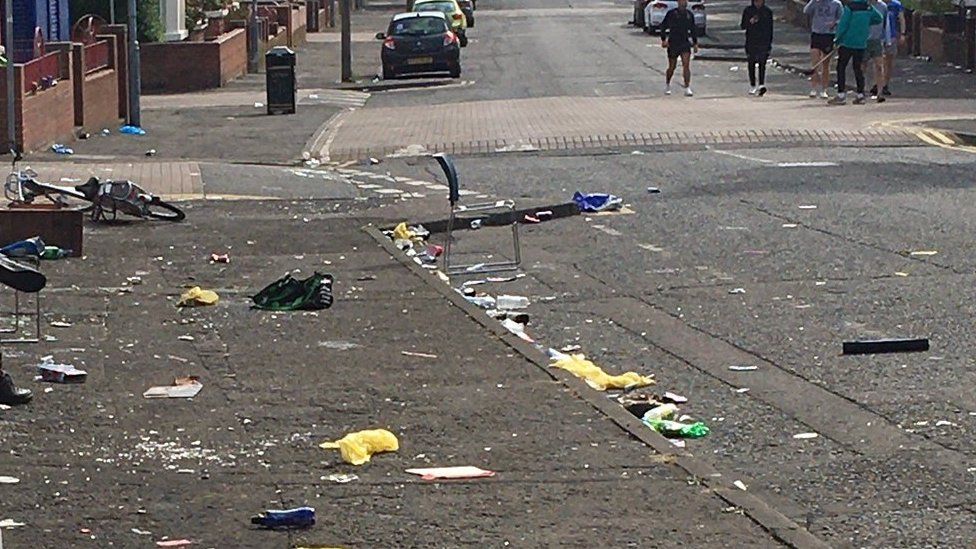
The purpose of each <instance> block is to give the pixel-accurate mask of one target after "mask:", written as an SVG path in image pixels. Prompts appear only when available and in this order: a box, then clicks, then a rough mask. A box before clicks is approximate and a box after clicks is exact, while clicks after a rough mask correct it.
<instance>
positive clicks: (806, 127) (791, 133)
mask: <svg viewBox="0 0 976 549" xmlns="http://www.w3.org/2000/svg"><path fill="white" fill-rule="evenodd" d="M683 101H686V100H685V99H684V98H679V97H674V98H667V99H666V100H663V99H661V98H657V97H654V98H647V97H548V98H535V99H517V100H500V101H476V102H464V103H455V104H451V105H444V106H441V107H439V108H438V109H437V110H436V111H431V110H429V109H425V108H417V107H389V108H370V109H364V110H361V111H356V112H352V113H348V114H347V115H345V116H344V117H343V119H342V124H341V126H339V127H338V128H336V129H335V139H334V141H333V143H332V144H331V146H330V147H329V148H328V149H324V150H322V151H321V153H320V154H321V155H322V156H323V157H328V158H330V159H332V160H340V159H357V158H366V157H368V156H383V155H389V154H393V155H397V154H411V153H413V154H415V153H416V152H417V151H428V152H448V153H454V154H469V153H491V152H512V151H520V150H521V151H525V150H538V149H541V150H559V149H586V148H606V147H626V146H660V145H701V144H722V143H729V144H749V143H766V144H838V143H840V144H849V143H853V144H866V145H899V144H914V143H917V142H918V141H917V140H916V139H915V138H914V137H913V136H912V134H911V133H909V132H905V131H903V130H895V129H883V130H882V129H876V130H872V129H871V128H872V127H873V126H878V125H880V124H881V123H885V122H888V121H891V120H892V119H893V117H895V116H897V117H908V116H913V115H914V116H918V117H921V118H924V117H926V116H931V115H932V114H933V113H934V112H939V113H945V112H948V111H953V110H954V111H955V112H958V113H960V115H962V113H964V112H968V109H969V108H970V107H971V106H972V103H971V102H970V101H968V100H957V101H949V100H946V101H940V102H939V104H938V105H935V104H932V103H928V104H926V103H916V104H913V105H911V106H908V105H904V104H903V105H900V107H902V108H900V109H898V110H895V109H890V110H870V111H867V110H864V111H857V112H855V111H852V110H849V109H848V110H843V109H825V108H824V107H823V105H820V104H819V103H816V104H814V103H811V102H809V101H805V100H803V99H800V98H792V97H776V98H769V100H767V101H764V102H763V103H762V105H758V104H757V103H751V104H748V103H743V102H742V100H740V99H738V98H727V97H726V98H723V97H715V98H705V99H698V98H696V99H695V101H707V103H702V105H703V106H704V108H707V109H708V112H721V113H723V114H722V116H721V117H720V118H718V117H715V118H712V117H703V115H702V112H701V111H700V110H699V109H685V108H680V109H679V108H675V107H676V105H679V104H682V102H683ZM804 113H806V114H804ZM814 113H815V114H814ZM895 113H897V114H895ZM389 120H397V121H399V123H398V124H397V125H396V126H390V125H389ZM825 128H829V129H825Z"/></svg>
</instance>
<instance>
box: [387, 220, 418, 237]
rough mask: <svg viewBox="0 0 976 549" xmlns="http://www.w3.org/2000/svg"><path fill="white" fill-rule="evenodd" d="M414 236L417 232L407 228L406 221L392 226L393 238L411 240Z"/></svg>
mask: <svg viewBox="0 0 976 549" xmlns="http://www.w3.org/2000/svg"><path fill="white" fill-rule="evenodd" d="M416 237H417V233H415V232H413V231H411V230H410V229H408V228H407V222H406V221H404V222H403V223H400V224H399V225H397V226H396V227H394V228H393V238H394V239H395V240H413V239H414V238H416Z"/></svg>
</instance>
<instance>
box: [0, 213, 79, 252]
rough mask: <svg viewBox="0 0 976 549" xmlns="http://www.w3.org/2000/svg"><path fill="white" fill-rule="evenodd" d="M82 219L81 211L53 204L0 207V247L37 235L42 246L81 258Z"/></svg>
mask: <svg viewBox="0 0 976 549" xmlns="http://www.w3.org/2000/svg"><path fill="white" fill-rule="evenodd" d="M84 216H85V214H84V213H82V212H81V211H80V210H77V209H74V208H58V207H57V206H55V205H54V204H30V205H25V206H7V207H5V208H0V246H6V245H7V244H10V243H12V242H16V241H18V240H24V239H26V238H31V237H33V236H39V237H41V240H43V241H44V244H46V245H48V246H57V247H59V248H62V249H65V250H71V251H72V254H71V255H72V256H74V257H80V256H81V255H82V253H83V252H84V249H83V247H82V236H83V234H84Z"/></svg>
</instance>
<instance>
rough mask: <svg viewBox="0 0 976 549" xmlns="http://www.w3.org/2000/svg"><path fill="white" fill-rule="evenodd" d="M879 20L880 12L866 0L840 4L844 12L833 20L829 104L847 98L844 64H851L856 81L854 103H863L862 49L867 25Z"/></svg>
mask: <svg viewBox="0 0 976 549" xmlns="http://www.w3.org/2000/svg"><path fill="white" fill-rule="evenodd" d="M880 20H881V14H880V13H878V12H877V10H875V9H874V8H872V7H871V6H869V5H868V2H867V0H851V2H850V3H849V4H847V5H846V6H844V13H842V14H841V16H840V21H839V22H838V23H837V37H836V38H835V39H834V43H835V44H836V45H837V46H838V50H837V95H836V96H834V98H833V99H831V100H830V104H831V105H843V104H844V103H846V102H847V65H849V64H851V62H853V64H854V80H855V81H856V83H857V96H856V97H855V99H854V104H855V105H861V104H863V103H864V50H865V49H867V47H868V32H869V30H870V28H871V25H874V24H877V23H878V22H879V21H880Z"/></svg>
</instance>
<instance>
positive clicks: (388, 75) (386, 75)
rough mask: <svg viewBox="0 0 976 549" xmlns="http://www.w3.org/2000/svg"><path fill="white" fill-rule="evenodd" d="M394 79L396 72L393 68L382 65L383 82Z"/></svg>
mask: <svg viewBox="0 0 976 549" xmlns="http://www.w3.org/2000/svg"><path fill="white" fill-rule="evenodd" d="M394 78H396V72H395V71H394V70H393V67H391V66H389V65H383V80H393V79H394Z"/></svg>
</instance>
